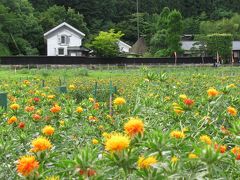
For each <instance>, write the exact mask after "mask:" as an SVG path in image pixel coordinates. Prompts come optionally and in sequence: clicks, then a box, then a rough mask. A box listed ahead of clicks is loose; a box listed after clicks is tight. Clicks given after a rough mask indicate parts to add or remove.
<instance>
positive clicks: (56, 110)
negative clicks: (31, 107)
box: [50, 105, 62, 113]
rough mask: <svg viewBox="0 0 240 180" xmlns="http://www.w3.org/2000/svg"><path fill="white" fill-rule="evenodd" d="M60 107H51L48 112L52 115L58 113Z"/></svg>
mask: <svg viewBox="0 0 240 180" xmlns="http://www.w3.org/2000/svg"><path fill="white" fill-rule="evenodd" d="M61 109H62V108H61V107H60V106H58V105H55V106H53V107H52V108H51V109H50V111H51V112H52V113H59V112H60V111H61Z"/></svg>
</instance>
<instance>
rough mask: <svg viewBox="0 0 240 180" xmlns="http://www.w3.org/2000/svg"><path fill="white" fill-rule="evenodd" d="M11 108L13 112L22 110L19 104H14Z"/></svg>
mask: <svg viewBox="0 0 240 180" xmlns="http://www.w3.org/2000/svg"><path fill="white" fill-rule="evenodd" d="M10 108H11V109H12V110H15V111H16V110H18V109H19V108H20V106H19V105H18V104H12V105H11V106H10Z"/></svg>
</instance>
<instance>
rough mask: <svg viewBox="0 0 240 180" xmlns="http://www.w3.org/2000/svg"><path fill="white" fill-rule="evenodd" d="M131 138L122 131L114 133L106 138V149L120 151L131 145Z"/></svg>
mask: <svg viewBox="0 0 240 180" xmlns="http://www.w3.org/2000/svg"><path fill="white" fill-rule="evenodd" d="M129 144H130V139H129V137H128V136H126V135H122V134H120V133H115V134H112V135H111V137H109V138H108V139H107V140H106V143H105V149H106V150H107V151H111V152H119V151H122V150H124V149H126V148H128V147H129Z"/></svg>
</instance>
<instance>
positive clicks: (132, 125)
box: [124, 118, 144, 136]
mask: <svg viewBox="0 0 240 180" xmlns="http://www.w3.org/2000/svg"><path fill="white" fill-rule="evenodd" d="M124 130H125V132H126V133H127V134H128V135H129V136H134V135H136V134H143V131H144V124H143V121H142V120H141V119H139V118H130V120H129V121H128V122H127V123H125V124H124Z"/></svg>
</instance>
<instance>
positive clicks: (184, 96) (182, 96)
mask: <svg viewBox="0 0 240 180" xmlns="http://www.w3.org/2000/svg"><path fill="white" fill-rule="evenodd" d="M179 98H180V99H182V100H185V99H187V95H186V94H180V95H179Z"/></svg>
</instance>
